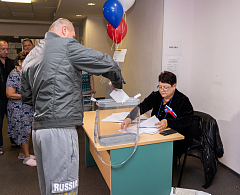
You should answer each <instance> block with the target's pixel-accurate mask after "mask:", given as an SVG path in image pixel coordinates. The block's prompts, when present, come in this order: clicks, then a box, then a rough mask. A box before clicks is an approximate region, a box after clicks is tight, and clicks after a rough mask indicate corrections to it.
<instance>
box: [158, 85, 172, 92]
mask: <svg viewBox="0 0 240 195" xmlns="http://www.w3.org/2000/svg"><path fill="white" fill-rule="evenodd" d="M171 87H172V85H171V86H170V87H163V86H160V85H158V86H157V88H158V89H159V90H163V91H168V90H169V89H171Z"/></svg>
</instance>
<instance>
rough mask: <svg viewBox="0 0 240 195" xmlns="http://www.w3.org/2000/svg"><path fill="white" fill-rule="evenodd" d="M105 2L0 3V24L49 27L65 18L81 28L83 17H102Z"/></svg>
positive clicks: (45, 0)
mask: <svg viewBox="0 0 240 195" xmlns="http://www.w3.org/2000/svg"><path fill="white" fill-rule="evenodd" d="M105 2H106V0H32V3H9V2H2V1H0V23H15V24H26V23H27V24H49V25H50V24H51V23H52V22H53V21H55V20H56V19H58V18H67V19H69V20H70V21H71V22H72V23H73V25H74V26H75V27H82V23H83V19H84V18H85V17H88V16H103V13H102V7H103V4H104V3H105ZM87 3H95V6H88V5H87ZM76 15H82V16H76Z"/></svg>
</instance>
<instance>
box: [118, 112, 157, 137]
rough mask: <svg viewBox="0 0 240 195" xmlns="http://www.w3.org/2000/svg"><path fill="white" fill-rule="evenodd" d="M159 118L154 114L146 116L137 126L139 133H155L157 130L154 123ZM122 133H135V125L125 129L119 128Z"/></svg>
mask: <svg viewBox="0 0 240 195" xmlns="http://www.w3.org/2000/svg"><path fill="white" fill-rule="evenodd" d="M158 122H159V120H158V118H157V117H156V116H155V115H154V116H152V117H151V118H148V119H147V120H144V121H143V122H142V123H140V127H139V134H141V133H148V134H155V133H157V132H158V131H159V130H158V129H157V126H156V125H155V124H156V123H158ZM119 131H120V132H122V133H127V132H130V133H136V134H137V127H136V125H134V126H131V127H128V128H127V129H126V130H124V129H121V130H119Z"/></svg>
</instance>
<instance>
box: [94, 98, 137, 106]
mask: <svg viewBox="0 0 240 195" xmlns="http://www.w3.org/2000/svg"><path fill="white" fill-rule="evenodd" d="M139 103H140V100H139V99H136V98H129V99H128V100H127V101H126V102H123V103H122V102H119V103H118V102H116V101H115V100H113V99H101V100H98V101H97V105H98V107H101V108H109V107H122V106H123V107H124V106H137V105H138V104H139Z"/></svg>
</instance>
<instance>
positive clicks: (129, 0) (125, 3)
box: [118, 0, 135, 12]
mask: <svg viewBox="0 0 240 195" xmlns="http://www.w3.org/2000/svg"><path fill="white" fill-rule="evenodd" d="M118 1H119V2H120V3H121V4H122V7H123V11H124V12H126V11H127V10H128V9H129V8H130V7H132V5H133V4H134V2H135V0H118Z"/></svg>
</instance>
